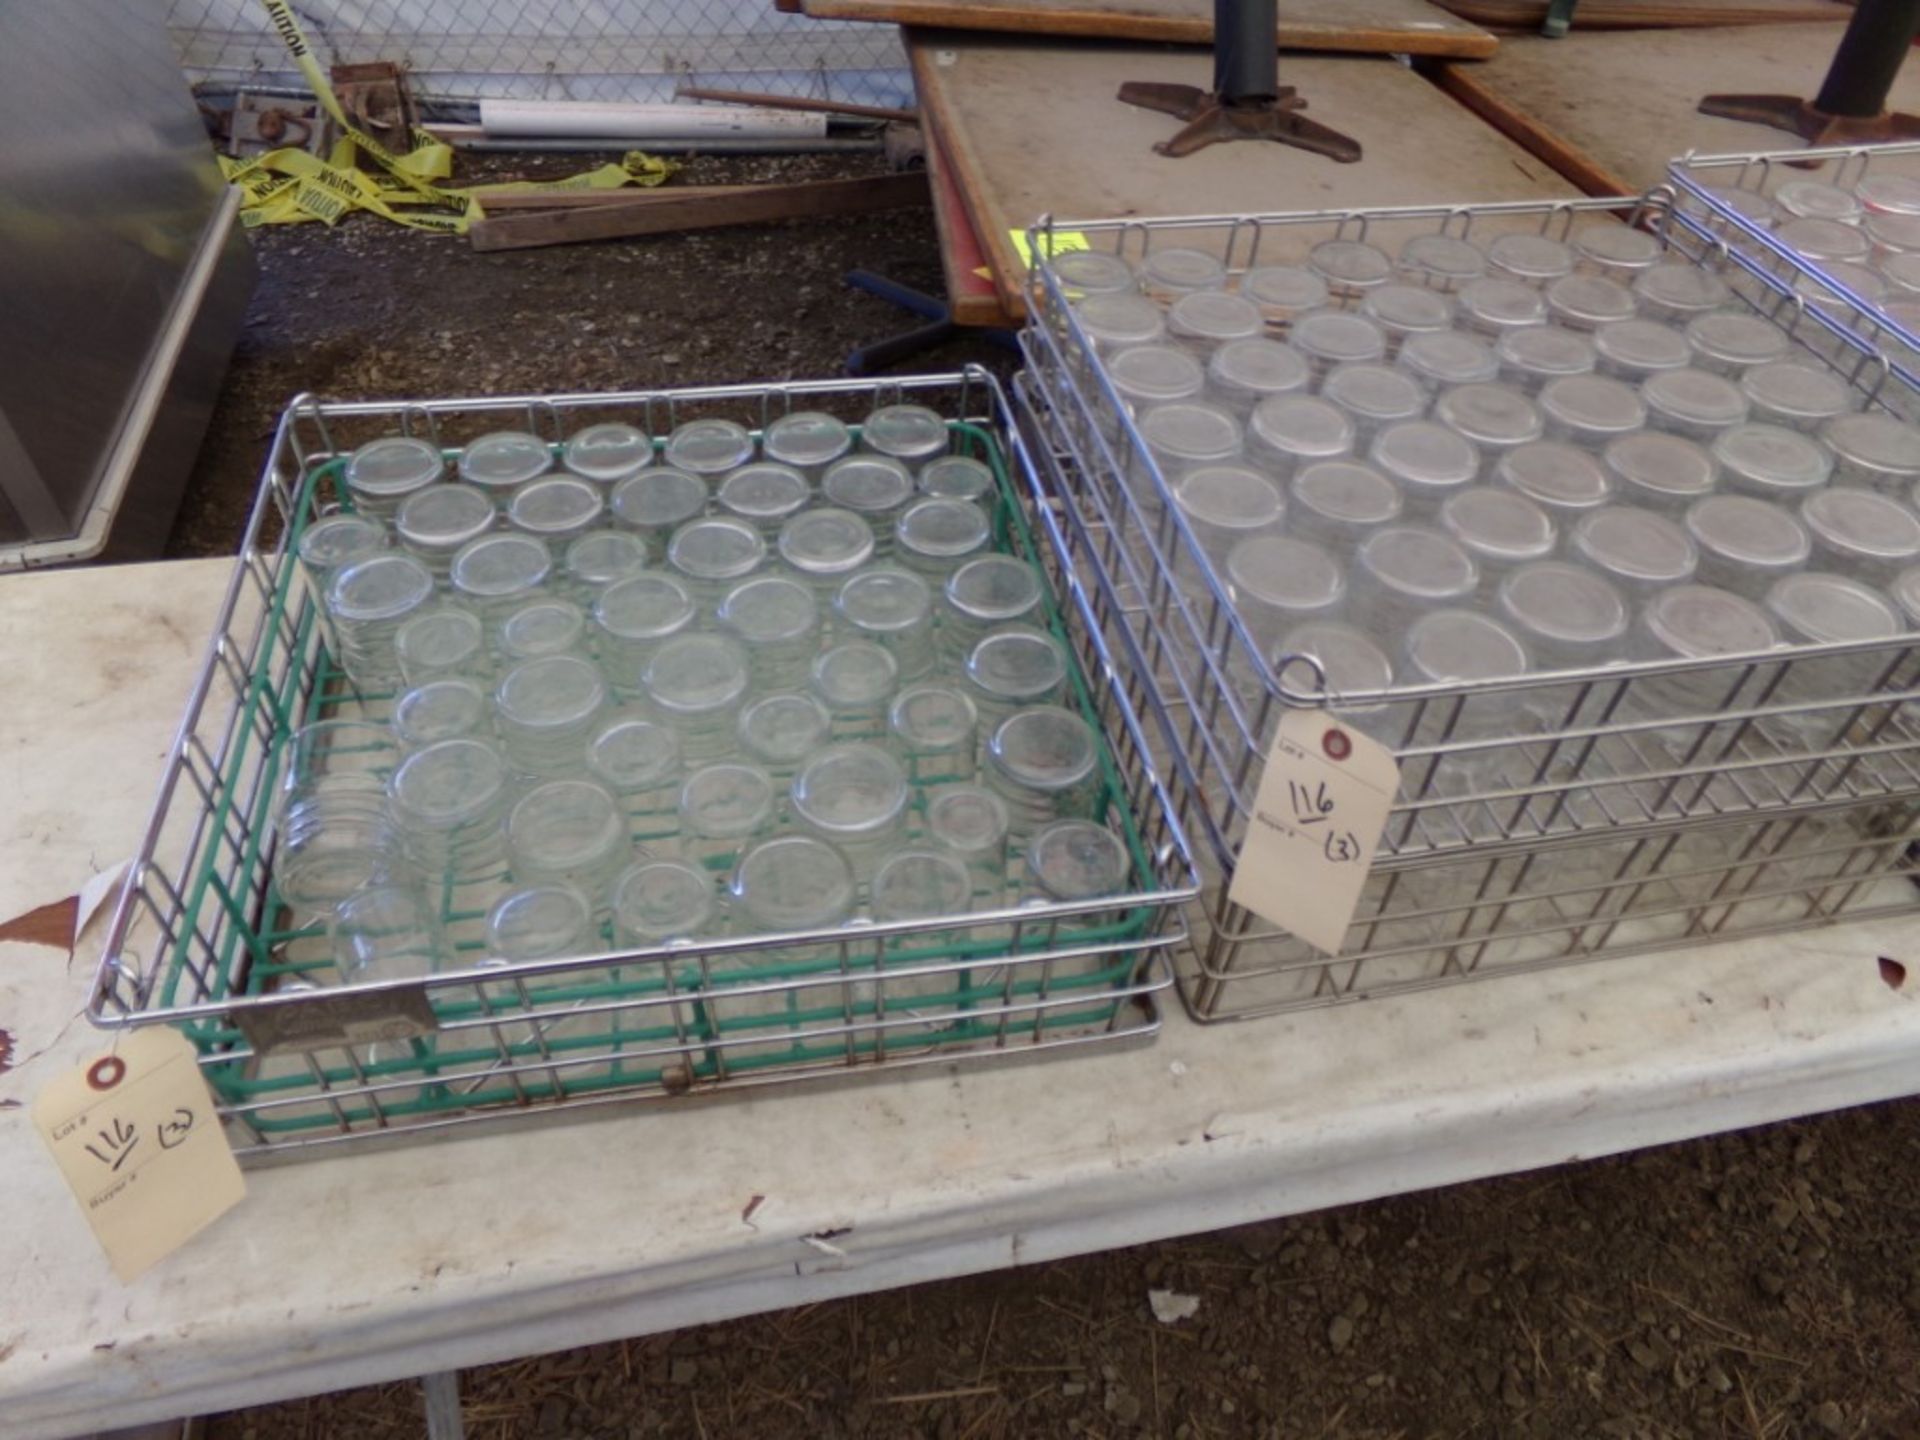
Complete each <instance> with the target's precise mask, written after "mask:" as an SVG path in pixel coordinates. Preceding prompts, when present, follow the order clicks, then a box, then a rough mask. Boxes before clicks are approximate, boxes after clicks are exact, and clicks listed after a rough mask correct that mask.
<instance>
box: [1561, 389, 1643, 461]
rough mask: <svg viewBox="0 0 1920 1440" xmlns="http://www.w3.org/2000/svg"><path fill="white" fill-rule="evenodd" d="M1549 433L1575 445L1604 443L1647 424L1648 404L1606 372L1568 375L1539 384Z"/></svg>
mask: <svg viewBox="0 0 1920 1440" xmlns="http://www.w3.org/2000/svg"><path fill="white" fill-rule="evenodd" d="M1540 410H1541V413H1542V414H1544V415H1545V416H1546V419H1547V436H1548V438H1549V439H1553V440H1560V441H1564V442H1567V443H1570V444H1576V445H1595V446H1598V445H1604V444H1606V443H1607V441H1609V440H1611V439H1613V438H1614V437H1615V436H1617V435H1625V434H1627V433H1629V432H1631V431H1634V430H1640V429H1643V428H1645V426H1646V423H1647V407H1646V404H1645V403H1644V402H1643V401H1642V400H1641V399H1640V397H1639V396H1638V395H1636V394H1635V393H1634V391H1633V389H1632V387H1630V386H1627V385H1623V384H1621V383H1620V382H1619V381H1618V380H1609V379H1608V378H1607V377H1606V376H1604V375H1569V376H1567V377H1565V378H1564V379H1561V380H1549V381H1548V382H1547V383H1546V384H1545V385H1543V386H1541V387H1540Z"/></svg>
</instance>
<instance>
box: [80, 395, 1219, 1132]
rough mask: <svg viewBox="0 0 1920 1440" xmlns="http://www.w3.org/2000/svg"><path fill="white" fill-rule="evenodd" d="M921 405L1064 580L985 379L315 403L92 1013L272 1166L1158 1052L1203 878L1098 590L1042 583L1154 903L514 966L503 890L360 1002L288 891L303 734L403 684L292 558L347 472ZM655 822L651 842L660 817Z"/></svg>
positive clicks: (232, 603) (380, 710)
mask: <svg viewBox="0 0 1920 1440" xmlns="http://www.w3.org/2000/svg"><path fill="white" fill-rule="evenodd" d="M902 398H906V399H911V400H913V401H915V402H917V403H921V404H926V405H930V406H933V407H934V408H936V409H938V410H939V411H940V413H942V414H943V415H945V416H947V417H948V421H949V429H950V433H951V436H952V445H953V447H954V449H955V450H957V451H959V452H961V453H967V454H972V455H974V456H976V457H978V458H980V459H982V460H984V461H986V462H987V463H988V464H989V466H990V467H991V468H992V469H993V471H994V473H995V477H996V486H995V492H994V494H993V495H992V496H991V497H989V498H990V501H991V506H990V508H991V509H992V511H993V521H994V544H995V546H996V547H997V548H998V549H1000V550H1002V551H1004V552H1007V553H1010V554H1013V555H1016V556H1019V557H1021V558H1023V559H1025V560H1027V561H1028V563H1030V564H1033V565H1035V566H1037V567H1040V569H1041V572H1042V573H1043V575H1058V574H1060V573H1062V567H1060V566H1059V565H1058V563H1057V562H1056V561H1055V560H1054V559H1053V558H1052V557H1050V556H1049V555H1048V554H1047V553H1046V545H1047V543H1048V542H1047V536H1048V533H1049V532H1048V531H1046V530H1045V529H1042V530H1041V531H1040V532H1038V533H1036V532H1035V530H1034V528H1033V526H1032V525H1031V522H1030V516H1029V514H1028V511H1027V509H1026V507H1025V504H1024V503H1023V488H1024V487H1022V488H1020V489H1017V488H1016V486H1015V483H1014V480H1013V478H1012V475H1011V472H1010V471H1009V469H1008V456H1009V454H1010V451H1011V439H1010V437H1011V416H1010V413H1009V410H1008V407H1007V402H1006V400H1005V397H1004V394H1003V392H1002V391H1001V389H1000V387H999V386H998V384H997V382H996V381H995V380H994V379H993V377H992V376H990V375H989V374H987V373H986V372H985V371H982V370H978V369H970V370H967V371H965V372H962V373H955V374H948V375H939V376H927V377H915V378H911V379H897V380H887V381H883V382H878V383H876V382H831V381H830V382H807V383H788V384H778V385H748V386H730V387H723V388H708V389H694V390H677V391H661V392H636V393H630V394H598V395H591V394H590V395H558V396H544V397H541V396H512V397H499V398H487V399H473V400H433V401H425V402H416V403H405V404H401V403H393V404H388V403H353V404H333V403H328V402H323V401H319V400H315V399H312V398H301V399H298V400H296V401H294V402H293V404H292V405H291V406H290V407H289V408H288V409H287V411H286V412H285V414H284V415H283V417H282V419H281V421H280V425H279V429H278V432H277V434H276V436H275V439H274V444H273V451H272V456H271V459H270V461H269V463H268V466H267V469H266V474H265V477H264V481H263V484H262V487H261V491H260V495H259V498H258V500H257V502H256V504H255V507H254V510H253V514H252V518H251V520H250V522H249V525H248V529H247V533H246V538H245V541H244V543H243V545H242V549H241V553H240V558H239V562H238V564H237V566H236V567H235V572H234V577H233V580H232V583H231V584H230V586H229V588H228V590H227V594H226V597H225V599H224V601H223V603H222V605H221V608H220V611H219V614H218V618H217V620H216V623H215V628H214V634H213V638H212V642H211V645H210V646H209V649H208V652H207V656H206V660H205V664H204V667H203V669H202V671H201V673H200V675H199V677H198V679H197V681H196V683H195V685H194V687H193V690H192V692H191V695H190V698H189V702H188V706H187V711H186V715H185V718H184V720H183V722H182V724H181V727H180V730H179V732H178V736H177V739H176V741H175V743H174V745H173V748H172V751H171V753H170V755H169V757H168V759H167V762H166V767H165V771H164V774H163V778H162V782H161V786H160V793H159V798H158V800H157V802H156V804H155V807H154V810H153V814H152V818H151V821H150V824H149V827H148V830H147V833H146V836H145V838H144V840H143V842H142V844H141V847H140V851H139V855H138V857H137V859H136V861H135V863H134V865H133V867H132V870H131V872H130V874H129V877H128V879H127V882H126V884H125V886H124V888H123V890H122V891H121V894H120V896H119V900H118V903H117V906H116V909H115V912H114V915H113V918H112V922H111V926H110V928H109V930H108V934H107V937H106V941H105V948H104V952H103V955H102V958H101V961H100V966H99V971H98V975H97V979H96V984H95V989H94V993H93V997H92V1001H91V1004H90V1009H89V1014H90V1016H91V1018H92V1019H93V1020H94V1021H95V1022H96V1023H98V1024H101V1025H104V1026H130V1025H146V1024H160V1023H167V1024H173V1025H176V1026H178V1027H180V1028H181V1029H182V1030H183V1031H184V1032H185V1033H186V1034H187V1035H188V1036H189V1037H190V1038H191V1039H192V1040H193V1041H194V1042H195V1044H196V1046H197V1047H198V1050H199V1053H200V1064H201V1067H202V1071H203V1073H204V1074H205V1076H206V1077H207V1079H208V1081H209V1083H210V1085H211V1086H212V1088H213V1091H214V1094H215V1096H216V1097H217V1099H218V1100H219V1103H220V1106H221V1111H222V1114H223V1116H224V1117H225V1119H226V1121H227V1122H228V1124H229V1128H230V1133H231V1134H232V1135H233V1137H234V1139H235V1141H236V1144H237V1146H238V1148H239V1150H240V1152H241V1153H242V1155H243V1156H247V1157H250V1158H251V1159H254V1160H259V1159H262V1158H267V1157H277V1156H283V1155H285V1156H294V1155H311V1154H315V1153H321V1152H322V1151H323V1150H324V1149H327V1148H331V1147H337V1146H339V1145H342V1144H348V1143H355V1142H360V1141H364V1140H367V1139H369V1138H373V1137H378V1136H403V1137H404V1136H421V1135H425V1134H427V1133H430V1132H434V1131H438V1130H442V1129H445V1128H446V1127H449V1126H453V1125H458V1124H464V1123H466V1122H470V1121H474V1120H481V1119H487V1118H490V1117H503V1116H513V1115H522V1116H524V1115H536V1114H543V1113H553V1112H558V1111H561V1110H565V1109H568V1108H569V1107H577V1106H583V1105H588V1104H595V1103H603V1102H610V1101H616V1100H621V1099H629V1098H638V1097H652V1098H662V1097H679V1096H691V1095H699V1094H705V1093H710V1092H727V1091H731V1090H734V1089H739V1088H744V1087H751V1086H758V1085H765V1084H769V1083H775V1082H785V1081H790V1080H798V1079H802V1078H821V1077H832V1076H844V1075H849V1074H857V1073H866V1072H871V1073H880V1072H888V1073H891V1072H893V1071H896V1070H902V1069H905V1068H906V1067H911V1066H918V1065H926V1064H938V1063H945V1062H949V1061H977V1060H986V1059H991V1058H996V1057H1020V1056H1038V1055H1067V1054H1071V1053H1073V1052H1075V1051H1080V1050H1085V1049H1089V1048H1094V1047H1104V1046H1107V1045H1111V1044H1114V1043H1120V1042H1128V1041H1144V1040H1146V1039H1150V1038H1151V1037H1152V1035H1153V1034H1154V1033H1155V1032H1156V1031H1157V1029H1158V1026H1159V1014H1158V1010H1157V1006H1156V996H1157V994H1158V993H1159V992H1160V991H1162V990H1164V989H1165V988H1166V987H1167V986H1168V985H1170V984H1171V980H1172V972H1171V967H1170V964H1169V962H1168V952H1169V950H1170V949H1171V948H1173V947H1174V946H1176V945H1178V944H1179V943H1181V942H1182V941H1183V940H1184V939H1185V938H1186V932H1185V929H1184V920H1183V911H1184V907H1185V903H1186V902H1187V901H1189V900H1191V899H1193V898H1194V896H1195V895H1196V894H1197V891H1198V883H1197V879H1196V876H1195V874H1194V871H1193V868H1192V863H1191V859H1190V856H1189V855H1188V853H1187V847H1186V843H1185V840H1184V838H1183V835H1182V833H1181V830H1180V828H1179V825H1178V823H1177V821H1176V820H1175V819H1174V818H1173V814H1172V810H1171V806H1170V802H1169V800H1168V798H1167V795H1166V792H1165V789H1164V787H1163V785H1162V782H1161V779H1160V775H1159V772H1158V771H1157V770H1156V768H1155V766H1154V763H1153V762H1152V760H1151V759H1150V757H1149V754H1148V751H1147V747H1146V744H1145V739H1144V733H1143V731H1142V728H1141V723H1140V721H1139V719H1138V718H1137V716H1136V715H1135V714H1134V712H1133V710H1132V708H1131V706H1130V704H1129V702H1128V700H1127V697H1126V695H1125V694H1124V692H1123V691H1122V689H1121V688H1120V687H1119V686H1118V685H1117V684H1116V683H1115V680H1114V677H1115V675H1116V673H1117V667H1116V665H1115V664H1114V662H1113V660H1112V658H1111V656H1110V655H1109V653H1108V650H1107V642H1106V640H1105V638H1104V636H1103V634H1102V632H1101V631H1100V630H1099V629H1098V628H1097V627H1095V626H1093V625H1091V624H1090V623H1088V621H1087V615H1088V609H1087V606H1088V597H1087V595H1086V594H1085V592H1084V591H1082V590H1081V589H1079V588H1078V587H1077V586H1074V585H1071V584H1070V585H1068V586H1066V587H1064V588H1063V589H1061V590H1059V591H1055V590H1052V589H1051V588H1046V587H1043V588H1046V594H1045V595H1044V597H1043V599H1044V603H1045V607H1046V611H1047V614H1046V623H1047V625H1048V626H1049V627H1050V628H1051V629H1052V631H1053V632H1054V633H1055V634H1056V635H1058V636H1060V637H1062V638H1063V639H1065V640H1066V641H1067V643H1068V648H1069V650H1070V651H1071V652H1072V653H1073V655H1074V656H1075V658H1076V660H1077V662H1078V663H1077V664H1076V665H1075V666H1074V667H1073V674H1072V675H1071V677H1070V679H1071V682H1072V689H1073V692H1074V694H1073V700H1072V703H1074V704H1076V705H1077V707H1078V708H1079V709H1080V711H1081V713H1082V714H1083V715H1085V716H1086V717H1087V718H1088V719H1089V720H1090V721H1092V722H1093V723H1094V724H1095V726H1096V728H1097V730H1098V731H1099V733H1100V734H1101V735H1102V736H1103V737H1104V741H1105V744H1104V747H1103V753H1102V755H1101V757H1100V765H1101V780H1102V798H1101V801H1100V804H1101V806H1102V807H1103V809H1104V818H1105V820H1106V821H1107V823H1108V824H1109V825H1110V826H1111V827H1112V828H1113V829H1114V831H1115V832H1116V833H1117V834H1119V835H1120V836H1121V837H1122V838H1123V840H1124V841H1125V843H1126V846H1127V848H1128V850H1129V852H1130V854H1131V858H1132V888H1131V889H1130V891H1129V893H1127V894H1124V895H1116V896H1110V897H1106V898H1102V899H1099V900H1095V901H1086V902H1080V903H1072V904H1059V903H1034V902H1030V903H1026V904H1020V905H1015V904H1012V903H1011V902H1005V901H1003V902H1002V905H1003V908H996V909H991V910H980V911H975V912H972V913H966V914H956V915H951V916H943V917H940V918H937V919H931V920H922V921H913V922H895V923H886V924H877V923H864V922H855V923H851V924H849V925H847V926H843V927H841V928H838V929H834V930H827V931H817V932H815V931H809V932H805V933H795V934H787V935H754V936H750V937H741V938H719V939H713V940H706V939H701V940H699V941H696V942H689V943H686V944H681V945H675V946H670V947H663V948H656V949H647V950H626V951H622V950H618V949H609V950H607V951H606V952H604V953H600V954H596V955H588V956H582V957H579V958H575V959H565V960H550V961H539V962H527V963H515V964H510V965H500V964H498V963H497V962H496V963H495V964H494V965H492V966H488V965H485V964H483V963H481V962H483V961H484V960H485V949H484V944H483V942H482V940H481V939H480V938H479V937H480V934H481V927H480V917H481V916H482V915H483V914H484V912H485V910H486V907H487V905H488V903H489V901H490V897H491V893H492V890H493V889H495V888H497V884H498V882H486V883H478V884H474V883H468V882H460V883H449V884H445V885H443V886H442V892H443V906H444V918H445V920H446V922H447V926H448V931H449V934H450V936H451V937H452V938H453V940H454V942H455V947H456V951H457V954H458V957H459V958H458V961H457V963H456V967H455V968H451V969H448V970H445V971H444V972H442V973H436V974H433V975H429V976H427V977H425V978H422V979H418V980H408V981H386V982H380V983H362V984H352V985H347V984H341V983H340V981H339V977H338V974H337V972H334V971H333V970H332V968H331V962H330V959H329V958H327V953H326V945H325V942H324V938H323V937H320V936H319V935H318V934H317V927H307V928H305V929H294V928H290V927H289V925H288V922H287V911H286V908H285V907H284V906H283V905H282V904H281V903H280V900H279V897H278V895H277V893H276V891H275V888H274V884H273V879H272V873H273V872H272V859H273V854H274V846H275V839H276V836H275V833H274V824H273V802H274V795H275V787H276V783H277V780H278V777H279V775H280V773H281V767H282V764H283V761H284V758H285V757H284V755H283V753H282V752H283V746H284V745H285V742H286V740H287V738H288V736H289V735H290V734H291V733H292V732H293V731H294V730H295V729H296V728H297V727H299V726H300V725H302V724H303V723H305V722H307V721H310V720H315V719H323V718H357V717H366V718H374V719H382V718H384V717H385V716H386V715H387V713H388V711H389V708H390V704H391V700H392V698H393V697H391V696H389V695H375V694H360V693H356V692H355V691H354V690H353V688H352V686H351V685H350V683H349V682H348V680H347V678H346V676H345V675H344V673H342V672H341V671H340V670H339V669H338V668H336V665H335V662H334V659H333V657H332V656H331V655H330V653H329V652H328V650H327V648H326V646H325V643H324V640H323V629H324V627H323V625H322V615H321V613H320V609H319V607H318V606H317V605H316V601H315V597H314V595H313V594H312V593H311V592H310V591H309V590H308V588H307V585H306V581H305V576H304V573H303V571H302V569H301V567H300V566H299V565H298V564H297V563H296V562H295V561H294V559H293V551H294V547H295V545H296V544H297V543H298V539H299V536H300V534H301V533H302V531H303V530H304V528H305V526H306V525H307V524H308V523H309V522H310V521H312V520H313V519H314V518H316V517H317V516H319V515H320V514H322V513H324V512H325V511H326V510H327V509H329V508H331V507H332V506H334V505H336V504H339V503H342V497H343V495H344V487H343V486H341V485H339V484H338V480H337V477H338V472H339V470H340V466H341V464H342V461H343V459H344V457H345V455H347V454H348V453H349V452H351V450H352V449H353V448H354V447H355V446H356V445H358V444H361V443H364V442H365V441H367V440H369V439H372V438H375V437H376V436H379V435H382V434H389V433H394V432H405V433H410V434H415V435H421V436H425V437H429V438H431V439H432V440H433V441H434V443H436V444H438V445H440V446H441V447H442V448H443V449H445V450H446V451H448V452H449V453H453V452H455V451H457V449H458V447H459V445H460V444H461V443H462V442H463V441H465V440H470V439H472V438H474V437H475V436H477V435H479V434H481V433H483V432H485V431H489V430H498V429H501V428H505V427H508V426H513V425H518V426H520V427H523V428H525V429H527V430H529V431H532V432H534V433H537V434H541V435H544V436H546V437H547V438H549V439H550V440H551V441H553V442H555V443H556V444H557V443H558V441H559V440H560V439H561V438H562V436H564V435H565V434H567V433H569V432H571V431H573V430H575V429H578V428H580V427H582V426H585V425H588V424H593V423H597V422H600V421H606V420H616V419H617V420H624V421H627V422H629V423H632V424H636V425H641V426H643V427H644V428H645V429H646V431H647V433H648V434H649V435H652V436H655V437H664V436H665V435H666V434H667V432H668V431H669V430H670V429H671V428H672V427H673V425H675V424H677V423H679V422H681V421H683V420H686V419H689V418H694V417H698V416H707V415H724V416H727V417H729V418H732V419H734V420H737V421H739V422H740V423H742V424H746V425H748V426H749V427H750V428H753V429H756V430H757V429H759V428H761V427H763V426H764V425H765V423H766V422H767V421H768V420H769V419H771V418H773V417H775V416H777V415H779V414H782V413H784V412H786V411H788V410H790V409H795V408H809V409H827V410H831V411H836V412H839V413H841V414H843V416H844V417H845V418H847V419H849V420H852V421H855V422H857V421H858V419H859V418H860V417H861V416H862V415H864V414H865V413H866V412H867V411H868V410H870V409H871V408H873V406H875V405H876V404H881V403H890V402H893V401H897V400H900V399H902ZM656 443H658V440H656ZM634 821H635V829H636V833H641V834H644V832H645V817H644V816H640V815H636V816H635V817H634Z"/></svg>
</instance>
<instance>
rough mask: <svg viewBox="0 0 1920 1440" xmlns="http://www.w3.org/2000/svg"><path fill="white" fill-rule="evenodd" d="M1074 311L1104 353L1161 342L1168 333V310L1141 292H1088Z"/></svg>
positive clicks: (1088, 336)
mask: <svg viewBox="0 0 1920 1440" xmlns="http://www.w3.org/2000/svg"><path fill="white" fill-rule="evenodd" d="M1073 313H1074V315H1075V316H1076V317H1077V318H1078V319H1079V321H1080V330H1081V332H1082V333H1083V334H1084V335H1085V336H1086V337H1087V339H1088V340H1089V341H1090V342H1092V345H1093V348H1094V350H1095V351H1096V352H1098V353H1099V354H1102V355H1111V354H1113V353H1114V351H1116V350H1124V349H1126V348H1127V347H1128V346H1129V345H1157V344H1159V343H1160V342H1161V341H1162V340H1164V339H1165V338H1166V335H1167V322H1166V318H1165V314H1164V312H1163V311H1162V310H1161V309H1160V307H1159V306H1158V305H1156V304H1154V303H1153V301H1151V300H1149V299H1147V298H1146V297H1145V296H1144V295H1140V294H1138V293H1129V294H1126V295H1088V296H1086V297H1085V298H1084V299H1081V300H1076V301H1074V303H1073Z"/></svg>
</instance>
